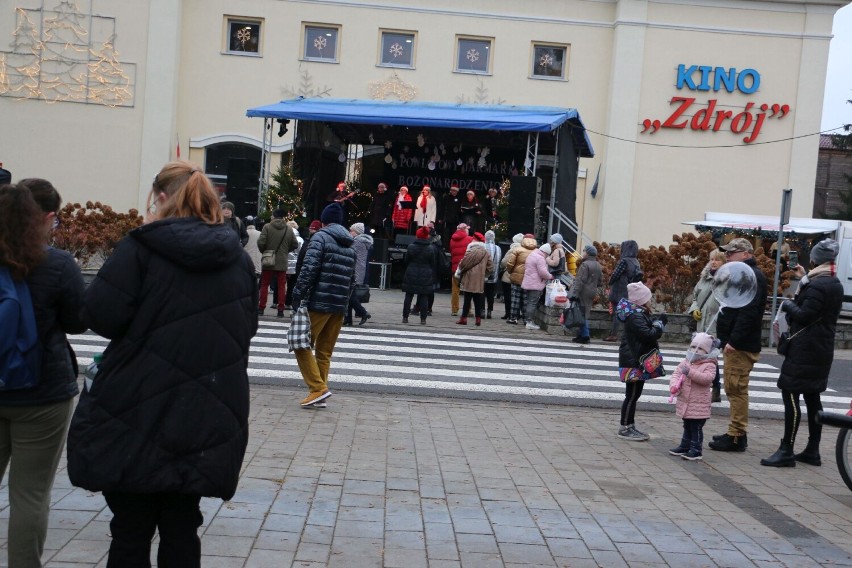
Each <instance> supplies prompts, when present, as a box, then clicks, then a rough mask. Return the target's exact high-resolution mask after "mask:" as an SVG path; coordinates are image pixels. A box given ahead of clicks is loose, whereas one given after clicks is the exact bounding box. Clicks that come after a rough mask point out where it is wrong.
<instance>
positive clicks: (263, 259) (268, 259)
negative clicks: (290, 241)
mask: <svg viewBox="0 0 852 568" xmlns="http://www.w3.org/2000/svg"><path fill="white" fill-rule="evenodd" d="M289 230H290V227H286V228H285V229H284V236H283V237H281V242H279V243H278V246H277V247H276V248H275V250H273V249H267V250H265V251H263V254H261V255H260V267H261V268H266V269H267V270H270V269H272V268H275V254H276V253H277V252H278V251H279V250H281V245H283V244H284V241H286V240H287V231H289Z"/></svg>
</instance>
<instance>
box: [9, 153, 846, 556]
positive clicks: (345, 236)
mask: <svg viewBox="0 0 852 568" xmlns="http://www.w3.org/2000/svg"><path fill="white" fill-rule="evenodd" d="M403 190H404V191H403ZM455 190H456V191H455V194H454V193H453V191H451V192H450V193H449V194H448V196H449V198H450V199H455V195H457V193H458V191H457V188H455ZM338 191H339V192H342V191H343V188H340V187H338ZM469 193H470V192H469ZM377 195H387V188H386V187H384V188H383V187H382V186H380V187H379V192H378V194H377ZM489 197H490V198H491V199H495V198H496V193H495V194H494V195H492V194H491V192H490V191H489ZM445 199H446V198H445ZM377 201H379V200H377ZM475 201H476V199H475V196H474V198H473V199H471V198H470V195H467V196H465V197H463V198H460V199H458V200H457V203H458V208H457V209H455V210H454V214H457V217H456V218H455V221H456V224H455V229H454V230H453V232H452V233H451V234H450V235H449V238H448V239H447V241H448V245H449V251H450V258H447V255H446V254H445V251H444V249H443V247H442V235H441V233H440V229H439V228H436V227H437V226H436V219H437V217H436V215H437V213H436V211H437V210H438V209H437V207H436V203H435V198H434V197H433V196H432V195H431V192H430V191H428V188H424V191H421V194H420V196H419V197H418V198H417V199H413V198H411V197H410V196H408V191H407V188H401V189H400V192H399V194H398V196H397V198H396V199H393V198H392V196H390V197H387V198H383V200H382V203H384V204H385V205H382V207H387V208H388V209H387V210H385V211H384V212H383V213H382V212H379V213H378V214H377V216H374V215H372V213H371V214H370V215H368V220H367V223H366V224H364V223H354V224H352V225H350V226H349V228H348V229H347V228H346V227H345V226H344V219H345V217H344V215H345V211H344V206H343V204H342V203H341V202H340V201H338V200H333V201H332V202H331V203H329V204H328V205H327V206H326V207H325V208H324V209H323V210H322V213H321V215H320V218H319V219H318V220H316V221H313V222H312V223H311V224H310V225H309V227H308V234H307V236H306V237H305V238H303V237H302V236H301V235H300V234H299V231H298V225H297V224H296V223H295V222H294V221H285V220H284V217H285V213H284V211H282V210H275V211H273V213H272V220H271V221H270V222H269V223H267V224H266V225H264V226H263V227H262V230H260V231H258V230H257V228H256V222H255V220H254V219H251V218H247V219H245V220H241V219H239V218H237V217H236V216H235V215H234V207H233V205H231V204H230V203H228V202H222V201H221V200H220V198H219V195H218V193H217V192H216V190H215V189H214V188H213V186H212V185H211V183H210V181H209V179H208V178H207V176H205V175H204V174H203V172H201V170H200V169H199V168H198V167H196V166H194V165H193V164H191V163H188V162H180V161H178V162H170V163H168V164H166V165H165V166H164V167H163V168H162V169H161V170H160V172H159V173H158V174H157V176H156V177H155V179H154V182H153V184H152V186H151V189H150V192H149V194H148V203H147V207H146V210H145V212H144V216H145V221H144V223H143V225H142V226H140V227H139V228H137V229H134V230H133V231H131V232H130V233H129V234H128V235H127V236H126V237H125V238H124V239H123V240H122V241H121V242H120V243H119V244H118V246H117V247H116V249H115V251H114V253H113V254H112V255H110V256H109V258H107V259H106V260H105V261H104V263H103V266H102V267H101V268H100V270H99V271H98V274H97V276H96V277H95V279H94V281H93V282H92V283H91V284H90V285H89V287H88V288H85V289H84V284H83V280H82V277H81V273H80V269H79V267H78V266H77V264H76V262H75V261H74V259H73V258H72V257H71V256H70V255H69V254H68V253H67V252H65V251H61V250H58V249H56V248H53V247H51V246H48V243H49V240H50V236H51V232H52V230H53V229H55V228H56V226H57V223H58V212H59V209H60V205H61V197H60V195H59V192H58V191H57V190H56V189H55V188H54V187H53V185H52V184H51V183H50V182H48V181H46V180H41V179H26V180H21V181H20V182H18V183H17V184H14V185H6V186H3V187H0V317H2V318H3V320H2V321H3V325H4V329H10V330H12V329H18V330H19V333H23V332H26V331H27V319H26V317H25V316H26V315H27V310H28V309H29V310H30V311H31V316H30V317H31V320H32V321H31V326H30V327H33V326H34V327H35V330H37V334H34V333H30V336H31V337H30V346H29V349H30V350H29V351H28V352H26V353H24V352H21V351H20V349H18V351H15V350H14V349H13V348H12V345H13V344H14V345H16V346H17V345H19V342H17V340H18V339H20V337H11V335H12V334H9V333H6V334H4V337H3V341H2V342H0V354H3V355H4V357H5V358H4V359H3V362H4V363H3V367H2V368H0V477H2V476H3V475H4V474H5V473H6V470H7V468H8V470H9V503H10V510H11V512H10V517H9V523H8V541H7V542H8V550H7V553H8V555H9V559H10V560H9V563H10V565H12V566H41V555H42V552H43V550H44V543H45V537H46V533H47V521H48V513H49V503H50V491H51V487H52V485H53V480H54V476H55V473H56V468H57V465H58V463H59V459H60V456H61V453H62V451H63V449H64V448H66V447H67V456H68V475H69V477H70V479H71V482H72V483H73V484H74V485H75V486H78V487H82V488H85V489H88V490H90V491H100V492H102V493H103V495H104V498H105V500H106V503H107V505H108V506H109V508H110V510H111V512H112V515H113V516H112V520H111V521H110V534H111V543H110V550H109V558H108V561H107V566H108V567H118V566H136V565H140V566H142V565H149V564H148V562H149V559H150V549H151V544H152V539H153V537H154V534H155V532H156V533H158V534H159V549H158V552H157V559H158V565H160V566H164V567H170V566H175V567H176V566H181V567H192V566H200V555H201V543H200V539H199V537H198V528H199V527H200V526H201V524H202V522H203V518H202V515H201V511H200V508H199V503H200V498H201V497H202V496H209V497H219V498H222V499H226V500H227V499H229V498H231V497H232V496H233V495H234V492H235V491H236V488H237V482H238V479H239V473H240V468H241V464H242V461H243V457H244V454H245V451H246V447H247V443H248V416H249V383H248V374H247V370H248V360H249V346H250V342H251V339H252V337H254V335H255V334H256V333H257V330H258V317H259V316H260V315H262V314H263V312H264V309H265V308H266V305H267V302H268V296H269V287H270V286H273V289H274V290H275V292H274V294H275V295H274V297H273V303H274V304H275V305H276V308H277V315H278V316H283V312H284V310H285V309H293V310H297V309H299V308H303V309H305V310H306V311H307V314H308V317H309V324H308V325H309V330H310V337H311V345H310V346H308V347H301V348H295V349H294V350H293V351H294V357H295V360H296V362H297V364H298V368H299V371H300V373H301V375H302V378H303V380H304V382H305V384H306V386H307V389H308V392H307V395H306V396H305V397H304V398H303V399H302V400H301V401H300V405H301V406H302V407H303V408H307V409H322V408H327V406H328V400H329V397H331V395H332V393H331V390H330V389H329V373H330V367H331V359H332V355H333V352H334V348H335V344H336V342H337V339H338V337H339V334H340V332H341V329H342V327H343V326H345V325H352V322H353V317H357V318H359V319H360V321H359V325H364V324H365V323H366V322H367V321H368V320H369V319H370V318H371V316H370V314H369V313H368V312H367V311H366V309H365V308H364V306H363V305H361V303H360V302H359V301H358V299H357V297H356V296H355V295H354V294H353V290H354V289H355V288H356V285H359V284H365V283H366V282H367V263H368V258H369V255H370V250H371V247H372V246H373V237H372V236H371V235H370V234H369V229H370V228H373V229H375V228H377V227H378V228H381V229H384V228H385V227H386V226H387V225H386V223H387V218H388V217H387V216H383V215H387V214H389V215H390V218H391V219H393V222H394V224H396V219H397V217H399V218H400V219H403V215H402V213H403V212H405V213H406V215H405V217H406V218H407V221H406V223H410V222H411V221H412V220H413V221H414V222H415V223H416V225H417V229H416V232H415V239H414V241H413V242H412V243H411V244H410V245H408V248H407V251H406V255H405V272H404V277H403V282H402V290H403V292H404V298H403V305H402V322H403V323H408V320H409V317H410V316H412V315H416V316H419V318H420V323H421V324H425V323H426V322H427V318H428V317H429V316H430V315H432V310H433V301H434V294H435V291H436V289H437V288H438V287H439V286H440V283H441V280H442V279H443V278H444V277H445V276H446V277H449V278H450V279H451V281H452V296H451V314H452V316H454V317H456V316H457V317H458V320H457V321H456V323H457V324H459V325H467V324H468V321H469V319H470V318H473V322H474V325H476V326H480V325H482V321H483V319H490V318H491V317H492V312H493V311H494V302H495V297H496V296H497V292H498V282H499V283H500V285H501V287H502V288H501V289H502V295H503V298H504V303H505V313H504V315H503V316H502V319H504V320H505V321H506V322H507V323H508V324H518V323H524V324H525V326H526V327H527V328H528V329H531V330H533V329H538V326H537V324H536V310H537V306H538V304H539V301H540V299H541V295H542V291H543V290H544V289H545V286H546V285H547V283H548V282H551V281H553V280H554V279H555V278H557V277H558V276H559V275H560V274H561V273H562V272H563V271H565V269H566V257H567V251H566V246H565V243H564V240H563V238H562V236H561V235H560V234H558V233H555V234H553V235H550V236H549V238H548V239H547V242H546V243H541V244H539V243H538V242H537V240H536V238H535V236H534V235H532V234H522V233H519V234H517V235H514V237H513V238H512V243H511V245H510V247H509V249H508V251H507V252H506V254H505V255H504V254H503V252H502V250H501V248H500V247H499V246H498V245H497V244H496V235H495V232H494V231H493V230H490V229H487V227H488V225H487V220H488V219H493V218H494V217H493V216H490V215H491V213H492V212H493V211H494V210H495V209H493V207H496V205H494V204H492V205H488V201H487V200H486V202H485V205H484V206H483V205H482V204H477V203H474V202H475ZM407 202H412V203H413V204H414V205H413V207H409V206H401V204H402V203H407ZM454 203H455V201H454ZM444 211H445V213H446V211H447V210H446V209H444ZM379 217H381V219H379ZM449 218H450V217H445V222H446V219H449ZM402 224H403V223H402V222H400V227H399V228H400V229H402ZM483 229H485V230H484V232H483ZM405 230H408V226H407V225H406V227H405ZM838 251H839V246H838V244H837V243H836V242H835V241H833V240H831V239H825V240H823V241H821V242H819V243H818V244H817V245H816V246H814V247H813V249H812V251H811V253H810V261H811V267H810V270H808V271H806V270H805V269H804V267H801V266H799V267H797V268H795V270H796V272H797V275H798V276H799V277H800V279H801V283H800V285H799V288H798V290H797V292H796V294H795V297H794V298H793V299H792V300H787V301H785V302H783V303H782V304H781V306H780V309H781V311H782V312H783V313H784V314H786V319H787V321H788V322H789V325H790V332H789V336H788V339H787V348H788V351H787V353H786V357H785V360H784V362H783V364H782V367H781V372H780V376H779V379H778V387H779V389H781V394H782V399H783V402H784V408H785V421H784V431H783V437H782V438H781V444H780V446H779V448H778V450H777V451H776V452H775V453H774V454H772V455H771V456H769V457H768V458H765V459H763V460H761V464H763V465H765V466H774V467H789V466H794V465H795V464H796V463H797V462H801V463H805V464H809V465H813V466H818V465H820V463H821V458H820V453H819V445H820V437H821V426H820V424H819V423H817V422H816V420H815V416H816V413H817V411H819V410H820V409H821V408H822V407H821V403H820V393H822V392H824V391H825V390H826V388H827V377H828V373H829V371H830V368H831V364H832V360H833V346H834V335H835V331H836V323H837V319H838V316H839V313H840V306H841V303H842V300H843V288H842V285H841V284H840V281H839V280H838V279H837V276H836V267H835V260H836V258H837V254H838ZM637 252H638V245H637V243H636V242H635V241H632V240H628V241H625V242H623V243H622V244H621V258H620V260H619V262H618V264H617V265H616V266H615V269H614V271H613V273H612V274H611V275H609V278H608V280H607V282H608V286H609V287H610V290H611V292H610V294H609V298H610V301H611V302H612V303H613V305H614V309H613V321H612V327H611V330H610V334H609V336H608V337H606V338H605V341H618V342H619V351H618V374H619V377H620V379H621V380H622V381H623V382H624V384H625V397H624V400H623V403H622V407H621V414H620V424H619V428H618V430H617V434H616V435H617V436H618V437H619V438H622V439H625V440H630V441H645V440H648V439H649V437H650V436H649V435H648V434H647V433H645V432H643V431H641V430H640V429H639V428H637V425H636V409H637V403H638V401H639V399H640V397H641V395H642V391H643V387H644V384H645V382H646V381H647V380H651V379H654V378H657V377H661V376H663V375H664V374H665V371H664V364H663V363H664V362H663V361H662V356H661V354H660V350H659V341H660V340H661V339H662V338H663V336H664V333H665V329H666V325H667V323H668V317H667V315H666V314H664V313H662V314H655V313H654V310H653V297H654V295H653V293H652V291H651V290H650V289H649V288H648V287H647V286H646V284H645V283H644V281H645V278H644V274H643V272H642V269H641V266H640V263H639V261H638V259H637ZM597 255H598V251H597V249H596V248H595V247H594V246H586V247H585V248H584V249H583V251H582V260H581V263H580V266H579V270H578V271H577V274H576V276H575V278H574V284H573V286H572V288H571V290H570V291H569V295H570V296H571V297H572V298H573V299H575V300H576V301H579V302H580V303H581V305H582V306H583V308H584V310H583V311H584V318H585V321H584V322H583V324H582V325H581V326H580V327H579V329H578V333H577V336H576V337H575V338H574V339H573V341H574V342H575V343H579V344H588V343H589V342H590V333H589V331H590V330H589V322H588V320H589V317H590V309H591V305H592V301H593V298H594V297H595V295H596V293H597V291H598V289H599V287H600V286H602V285H603V282H604V275H603V271H602V269H601V265H600V263H599V262H598V261H597ZM724 262H741V263H744V264H745V265H746V266H747V267H748V269H750V270H752V271H753V272H754V276H755V282H756V287H755V290H754V296H753V298H752V299H751V301H750V302H748V303H747V304H745V305H743V306H741V307H725V306H720V304H719V302H718V300H717V299H716V298H715V296H714V295H713V293H712V283H713V277H714V275H715V273H716V272H717V271H718V270H719V269H720V267H721V266H722V264H723V263H724ZM415 296H416V303H415V304H414V305H412V303H413V302H415ZM766 296H767V282H766V279H765V277H764V276H763V274H762V273H761V271H760V270H759V269H758V268H757V265H756V262H755V259H754V249H753V246H752V244H751V243H750V242H749V241H748V240H747V239H743V238H735V239H733V240H731V241H730V242H728V243H727V244H725V245H723V246H721V248H720V250H719V251H716V252H713V253H712V254H711V255H710V258H709V262H708V263H707V266H706V267H705V268H704V270H703V271H702V273H701V276H700V278H699V281H698V283H697V284H696V287H695V290H694V301H693V303H692V305H690V307H689V309H688V313H689V314H690V315H691V316H692V317H693V318H694V319H695V321H696V327H697V333H696V334H695V335H694V337H693V339H692V341H691V343H690V346H689V348H688V349H687V351H686V354H685V356H684V358H683V359H682V360H680V361H679V362H678V363H677V365H676V366H674V369H673V371H672V372H671V374H670V377H669V390H670V392H671V394H672V401H673V402H674V399H675V398H676V399H677V400H676V415H677V416H678V417H679V418H681V419H682V434H681V438H680V442H679V444H678V445H677V446H676V447H674V448H672V449H671V450H670V451H669V453H671V454H672V455H675V456H680V457H682V458H683V459H686V460H700V459H702V458H703V441H704V433H703V428H704V425H705V423H706V421H707V419H708V418H709V417H710V414H711V413H710V408H711V404H712V403H713V402H714V401H718V400H719V398H720V394H721V393H720V389H721V388H722V387H721V386H720V385H719V381H720V372H719V358H720V357H721V358H722V359H723V361H724V382H723V388H724V392H725V394H726V396H727V398H728V401H729V403H730V420H729V424H728V427H727V430H726V432H724V433H722V434H719V435H717V436H713V440H712V441H711V442H710V444H709V447H710V449H712V450H717V451H727V452H744V451H745V450H746V448H747V447H748V438H747V433H748V425H749V423H748V410H749V398H748V386H749V375H750V373H751V370H752V368H753V366H754V365H755V363H757V361H758V360H759V358H760V352H761V339H760V337H761V329H762V325H763V315H764V309H765V301H766ZM30 306H31V307H30ZM471 308H472V309H473V313H472V314H471ZM353 313H354V316H353ZM87 329H90V330H92V331H94V332H95V333H97V334H99V335H101V336H103V337H105V338H107V339H108V340H109V344H108V346H107V348H106V350H105V351H104V353H103V355H102V358H100V360H99V361H100V362H99V365H98V368H97V374H96V375H95V377H94V379H93V380H92V381H91V382H90V383H89V382H85V383H83V389H82V392H81V390H80V388H79V387H78V380H77V379H78V374H79V369H78V368H77V363H76V356H75V354H74V353H73V350H72V349H71V346H70V344H69V342H68V339H67V334H75V333H82V332H84V331H86V330H87ZM21 330H23V332H22V331H21ZM29 331H31V332H32V331H33V330H32V329H30V330H29ZM24 335H26V334H25V333H24ZM11 340H15V341H11ZM16 348H17V347H16ZM16 357H17V358H16ZM20 376H26V377H29V378H31V379H33V380H34V381H35V382H34V383H33V382H30V383H27V386H26V387H23V388H15V387H12V386H10V385H13V384H15V382H14V381H15V380H17V379H18V377H20ZM714 384H715V385H716V386H715V387H714ZM78 395H79V401H78V404H77V406H76V408H75V407H74V399H75V397H77V396H78ZM800 397H803V398H804V400H805V404H806V406H807V411H808V442H807V445H806V447H805V448H804V450H803V451H802V452H801V453H795V452H794V451H793V448H794V444H795V441H796V435H797V432H798V428H799V423H800V412H799V399H800ZM66 434H67V445H66Z"/></svg>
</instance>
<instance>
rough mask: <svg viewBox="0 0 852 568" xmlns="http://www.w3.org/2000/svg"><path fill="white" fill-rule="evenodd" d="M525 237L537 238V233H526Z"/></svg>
mask: <svg viewBox="0 0 852 568" xmlns="http://www.w3.org/2000/svg"><path fill="white" fill-rule="evenodd" d="M524 238H525V239H535V235H533V234H532V233H526V234H525V235H524Z"/></svg>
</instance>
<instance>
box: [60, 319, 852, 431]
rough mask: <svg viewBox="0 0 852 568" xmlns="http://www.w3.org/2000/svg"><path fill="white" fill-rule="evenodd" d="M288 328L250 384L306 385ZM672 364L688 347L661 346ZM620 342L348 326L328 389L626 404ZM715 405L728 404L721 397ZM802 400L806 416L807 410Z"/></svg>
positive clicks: (660, 387) (768, 377)
mask: <svg viewBox="0 0 852 568" xmlns="http://www.w3.org/2000/svg"><path fill="white" fill-rule="evenodd" d="M287 327H288V324H287V323H283V322H267V321H261V325H260V329H259V331H258V334H257V336H256V337H255V338H254V339H253V341H252V347H251V356H250V359H249V378H250V380H251V381H252V382H255V383H263V384H278V385H287V386H298V387H301V386H303V384H304V383H303V382H302V377H301V374H300V373H299V369H298V366H297V365H296V360H295V357H293V354H292V353H289V352H288V349H287V342H286V337H285V336H286V332H287ZM71 343H72V346H73V347H74V350H75V351H76V352H77V358H78V361H79V362H80V365H81V367H85V366H86V365H88V364H89V363H90V362H91V360H92V356H93V355H94V354H96V353H100V352H102V351H103V350H104V349H105V348H106V345H107V340H106V339H104V338H101V337H98V336H96V335H92V334H87V335H80V336H73V337H72V338H71ZM663 356H664V358H665V359H666V360H667V361H668V362H669V364H668V367H669V368H673V366H674V362H676V361H679V360H680V359H681V358H682V357H683V351H676V350H665V349H664V350H663ZM617 367H618V346H617V345H599V344H595V345H589V346H579V345H575V344H573V343H566V342H565V341H558V340H554V339H548V337H547V336H538V337H531V338H517V337H495V336H488V335H482V334H477V333H461V334H450V333H438V332H434V331H429V330H420V329H419V328H412V329H410V330H405V331H404V332H403V331H400V330H394V329H376V328H359V327H347V328H343V330H342V331H341V334H340V337H339V339H338V341H337V344H336V346H335V350H334V355H333V359H332V365H331V376H330V377H329V383H330V386H331V387H332V390H334V389H351V390H369V391H379V392H394V393H410V394H430V395H436V396H450V397H454V398H465V397H471V398H478V399H482V398H489V397H494V398H499V399H501V400H516V401H530V402H547V403H560V402H563V403H564V402H569V401H570V402H577V403H582V402H583V401H588V402H589V403H591V401H612V402H620V401H621V400H622V399H623V397H624V385H623V384H622V383H621V382H620V381H619V380H618V370H617ZM777 378H778V369H777V368H776V367H773V366H772V365H768V364H766V363H758V364H757V365H755V368H754V370H753V371H752V373H751V380H750V387H749V399H750V400H749V408H750V409H751V410H754V411H763V412H765V413H767V414H769V415H774V416H780V415H783V412H784V408H783V405H782V403H781V398H780V393H779V391H778V389H777V387H776V386H775V382H776V380H777ZM832 392H833V391H831V390H830V389H829V391H827V392H826V393H824V394H823V396H822V403H823V406H824V407H825V409H826V410H831V411H836V412H841V411H842V412H845V411H846V410H847V409H848V408H849V400H848V397H840V396H833V395H832ZM668 398H669V391H668V380H667V378H663V379H660V380H653V381H649V382H648V383H647V384H646V385H645V389H644V392H643V394H642V398H641V399H640V402H642V403H645V404H652V405H660V406H663V405H665V406H666V407H668V408H671V405H670V404H669V403H668ZM716 406H719V407H727V402H726V401H725V400H724V397H723V402H722V403H721V404H719V405H716ZM804 410H805V409H804V404H803V405H802V411H803V412H804Z"/></svg>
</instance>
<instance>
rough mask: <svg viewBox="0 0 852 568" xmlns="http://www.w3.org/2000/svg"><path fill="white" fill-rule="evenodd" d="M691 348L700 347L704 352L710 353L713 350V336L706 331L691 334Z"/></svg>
mask: <svg viewBox="0 0 852 568" xmlns="http://www.w3.org/2000/svg"><path fill="white" fill-rule="evenodd" d="M689 347H690V348H692V349H698V348H701V349H703V350H704V353H710V352H711V351H712V350H713V336H712V335H709V334H707V333H696V334H695V335H693V336H692V343H690V344H689Z"/></svg>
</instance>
